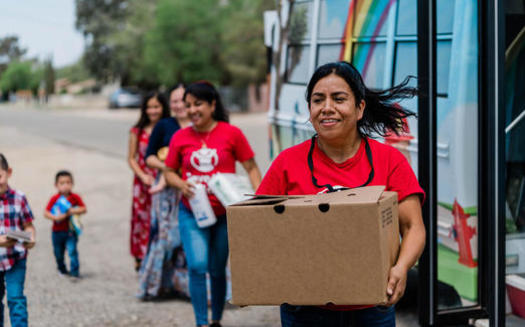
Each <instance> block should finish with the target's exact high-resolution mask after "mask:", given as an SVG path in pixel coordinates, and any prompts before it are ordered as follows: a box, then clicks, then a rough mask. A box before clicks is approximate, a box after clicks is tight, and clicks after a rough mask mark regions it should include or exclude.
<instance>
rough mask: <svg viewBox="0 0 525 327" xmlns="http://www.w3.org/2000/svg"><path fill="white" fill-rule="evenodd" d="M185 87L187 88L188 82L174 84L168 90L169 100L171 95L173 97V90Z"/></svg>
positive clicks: (167, 96)
mask: <svg viewBox="0 0 525 327" xmlns="http://www.w3.org/2000/svg"><path fill="white" fill-rule="evenodd" d="M181 88H182V89H184V90H186V84H184V83H177V84H175V85H173V86H172V87H171V88H170V89H169V90H168V92H166V98H167V99H168V101H169V100H170V97H171V93H173V91H175V90H177V89H181Z"/></svg>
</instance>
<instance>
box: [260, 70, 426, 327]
mask: <svg viewBox="0 0 525 327" xmlns="http://www.w3.org/2000/svg"><path fill="white" fill-rule="evenodd" d="M408 82H409V80H408V79H407V80H405V81H404V82H403V83H401V84H400V85H397V86H394V87H392V88H391V89H387V90H374V91H373V90H370V89H368V88H367V87H366V86H365V85H364V82H363V79H362V77H361V75H360V74H359V72H358V71H357V70H356V69H355V67H354V66H352V65H351V64H349V63H347V62H337V63H329V64H326V65H323V66H321V67H319V68H318V69H317V70H316V71H315V73H314V75H313V76H312V78H311V79H310V82H309V84H308V87H307V94H306V100H307V102H308V108H309V111H310V122H311V123H312V126H313V127H314V129H315V131H316V132H317V134H316V135H315V136H314V137H312V139H311V140H309V141H306V142H303V143H301V144H298V145H296V146H293V147H291V148H289V149H286V150H284V151H283V152H281V153H280V154H279V156H278V157H277V158H276V159H275V160H274V161H273V163H272V165H271V167H270V169H269V170H268V173H267V174H266V175H265V176H264V178H263V181H262V183H261V185H260V186H259V188H258V189H257V194H269V195H304V194H318V193H325V192H334V191H337V190H340V189H343V188H354V187H361V186H367V185H386V190H387V191H395V192H397V193H398V199H399V230H400V234H401V237H402V243H401V250H400V254H399V258H398V260H397V263H396V264H395V265H394V266H393V267H392V268H391V269H390V273H389V280H388V286H387V290H386V292H387V295H388V298H389V302H388V304H387V306H385V307H379V306H366V305H363V306H325V307H316V306H293V305H288V304H283V305H281V322H282V325H283V326H284V327H307V326H312V327H313V326H327V327H331V326H333V327H335V326H337V327H339V326H341V327H342V326H345V327H346V326H349V325H351V326H395V309H394V304H395V303H397V302H398V301H399V299H400V298H401V297H402V296H403V293H404V291H405V286H406V279H407V272H408V270H409V269H410V268H411V267H412V266H413V265H414V264H415V263H416V261H417V260H418V258H419V256H420V255H421V252H422V251H423V248H424V246H425V227H424V225H423V220H422V215H421V201H423V199H424V191H423V190H422V189H421V187H420V186H419V183H418V181H417V178H416V176H415V174H414V172H413V170H412V168H411V167H410V164H409V163H408V161H407V159H406V158H405V157H404V156H403V154H402V153H401V152H400V151H399V150H397V149H395V148H393V147H392V146H389V145H385V144H382V143H380V142H378V141H375V140H373V139H371V136H372V135H373V134H379V135H381V136H385V135H388V134H389V133H392V132H395V133H396V134H397V133H400V132H402V131H404V129H405V128H406V124H404V123H403V119H404V118H406V117H409V116H413V115H414V113H412V112H410V111H408V110H406V109H404V108H402V107H400V106H399V105H398V104H396V103H395V100H398V99H403V98H409V97H412V96H414V95H415V94H416V90H415V89H414V88H411V87H408V86H407V84H408ZM356 251H359V249H356Z"/></svg>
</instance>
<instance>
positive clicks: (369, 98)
mask: <svg viewBox="0 0 525 327" xmlns="http://www.w3.org/2000/svg"><path fill="white" fill-rule="evenodd" d="M331 74H336V75H337V76H339V77H341V78H342V79H344V80H345V81H346V83H347V84H348V86H349V87H350V89H351V90H352V91H353V92H354V97H355V103H356V104H359V103H360V102H361V100H365V110H364V113H363V118H362V119H361V120H359V121H358V122H357V127H358V130H359V133H360V134H361V136H366V137H371V136H372V134H373V133H377V134H379V135H381V136H386V135H388V134H390V133H392V132H394V133H396V134H397V135H399V133H400V132H402V131H406V125H405V124H404V123H403V118H406V117H410V116H416V114H415V113H414V112H412V111H410V110H408V109H405V108H403V107H401V106H400V105H399V104H398V103H397V102H396V100H400V99H406V98H412V97H414V96H415V95H417V89H416V88H414V87H409V86H407V85H408V83H409V82H410V80H411V78H414V77H413V76H408V77H407V78H406V79H405V80H404V81H403V82H401V84H399V85H396V86H394V87H391V88H389V89H386V90H372V89H369V88H367V87H366V86H365V83H364V82H363V78H362V77H361V74H359V72H358V71H357V69H356V68H355V67H354V66H353V65H352V64H350V63H348V62H346V61H339V62H332V63H328V64H325V65H323V66H321V67H319V68H317V70H316V71H315V73H314V74H313V76H312V78H311V79H310V82H309V83H308V87H307V89H306V101H307V102H308V107H310V100H311V98H312V92H313V89H314V87H315V85H316V84H317V82H319V80H320V79H322V78H323V77H326V76H328V75H331Z"/></svg>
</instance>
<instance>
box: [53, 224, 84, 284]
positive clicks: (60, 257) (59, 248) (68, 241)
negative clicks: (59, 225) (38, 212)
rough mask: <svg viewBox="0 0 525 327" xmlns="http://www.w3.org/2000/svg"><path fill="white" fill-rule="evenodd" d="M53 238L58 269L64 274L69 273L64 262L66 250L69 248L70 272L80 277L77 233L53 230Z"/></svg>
mask: <svg viewBox="0 0 525 327" xmlns="http://www.w3.org/2000/svg"><path fill="white" fill-rule="evenodd" d="M52 240H53V250H54V252H55V259H56V262H57V268H58V271H60V272H61V273H62V274H67V273H68V271H67V268H66V264H65V263H64V252H65V251H66V249H67V254H68V255H69V263H70V269H69V274H70V275H71V276H75V277H78V274H79V273H78V268H79V262H78V251H77V241H78V237H77V234H76V233H75V232H73V231H69V232H53V234H52Z"/></svg>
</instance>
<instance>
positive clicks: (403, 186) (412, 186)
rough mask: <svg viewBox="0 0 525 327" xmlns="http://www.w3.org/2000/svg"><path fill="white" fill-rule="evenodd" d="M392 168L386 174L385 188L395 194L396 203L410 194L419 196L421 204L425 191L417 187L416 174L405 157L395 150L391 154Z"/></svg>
mask: <svg viewBox="0 0 525 327" xmlns="http://www.w3.org/2000/svg"><path fill="white" fill-rule="evenodd" d="M391 167H392V168H391V169H390V172H389V174H388V183H387V188H388V190H389V191H395V192H397V196H398V201H399V202H401V201H403V200H404V199H405V198H406V197H407V196H409V195H412V194H417V195H419V197H420V199H421V203H423V202H424V200H425V191H423V189H422V188H421V186H420V185H419V182H418V180H417V178H416V174H414V171H413V170H412V167H410V164H409V163H408V161H407V159H406V158H405V156H404V155H403V154H402V153H401V152H400V151H398V150H397V149H396V150H395V151H393V152H392V166H391Z"/></svg>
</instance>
